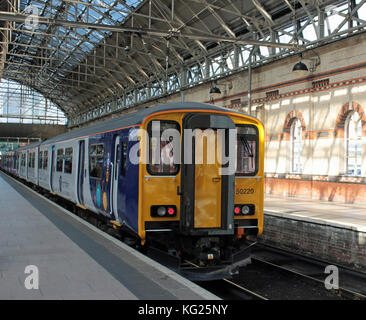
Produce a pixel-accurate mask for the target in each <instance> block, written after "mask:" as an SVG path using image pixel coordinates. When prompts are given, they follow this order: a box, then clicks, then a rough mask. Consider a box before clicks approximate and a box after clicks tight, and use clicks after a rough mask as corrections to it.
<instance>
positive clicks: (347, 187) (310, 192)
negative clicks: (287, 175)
mask: <svg viewBox="0 0 366 320" xmlns="http://www.w3.org/2000/svg"><path fill="white" fill-rule="evenodd" d="M265 192H266V193H268V194H273V195H281V196H289V197H302V198H307V199H317V200H327V201H339V202H346V203H366V184H364V183H342V182H329V181H314V180H310V179H307V180H303V179H281V178H266V179H265Z"/></svg>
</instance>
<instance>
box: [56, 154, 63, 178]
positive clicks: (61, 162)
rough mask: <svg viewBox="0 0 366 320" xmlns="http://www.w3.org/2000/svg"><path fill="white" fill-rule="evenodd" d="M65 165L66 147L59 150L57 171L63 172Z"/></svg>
mask: <svg viewBox="0 0 366 320" xmlns="http://www.w3.org/2000/svg"><path fill="white" fill-rule="evenodd" d="M63 165H64V149H58V150H57V161H56V171H57V172H62V169H63Z"/></svg>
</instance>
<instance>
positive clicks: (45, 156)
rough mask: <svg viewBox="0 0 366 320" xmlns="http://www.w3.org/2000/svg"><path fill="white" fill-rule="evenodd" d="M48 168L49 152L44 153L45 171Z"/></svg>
mask: <svg viewBox="0 0 366 320" xmlns="http://www.w3.org/2000/svg"><path fill="white" fill-rule="evenodd" d="M47 167H48V151H47V150H46V151H44V152H43V169H47Z"/></svg>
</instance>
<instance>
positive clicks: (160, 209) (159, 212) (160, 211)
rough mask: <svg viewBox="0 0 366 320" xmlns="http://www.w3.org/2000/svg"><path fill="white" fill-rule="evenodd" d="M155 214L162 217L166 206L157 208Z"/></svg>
mask: <svg viewBox="0 0 366 320" xmlns="http://www.w3.org/2000/svg"><path fill="white" fill-rule="evenodd" d="M157 214H158V216H159V217H164V216H165V215H166V208H165V207H159V208H158V210H157Z"/></svg>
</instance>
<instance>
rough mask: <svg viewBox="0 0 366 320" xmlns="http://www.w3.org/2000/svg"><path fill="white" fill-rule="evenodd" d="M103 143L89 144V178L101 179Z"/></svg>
mask: <svg viewBox="0 0 366 320" xmlns="http://www.w3.org/2000/svg"><path fill="white" fill-rule="evenodd" d="M103 161H104V145H103V144H94V145H91V146H90V153H89V172H90V177H91V178H96V179H101V178H102V176H103Z"/></svg>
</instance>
